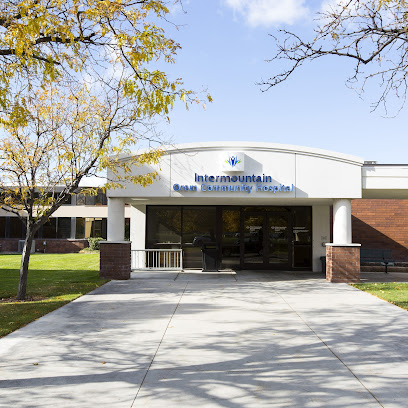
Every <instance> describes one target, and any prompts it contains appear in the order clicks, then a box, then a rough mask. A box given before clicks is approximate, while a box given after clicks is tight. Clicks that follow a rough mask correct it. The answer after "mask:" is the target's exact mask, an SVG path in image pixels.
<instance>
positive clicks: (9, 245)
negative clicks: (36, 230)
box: [0, 238, 88, 254]
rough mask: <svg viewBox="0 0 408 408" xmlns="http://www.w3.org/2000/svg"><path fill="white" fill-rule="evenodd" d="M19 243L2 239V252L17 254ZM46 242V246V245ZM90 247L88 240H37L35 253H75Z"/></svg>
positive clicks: (14, 240) (12, 239)
mask: <svg viewBox="0 0 408 408" xmlns="http://www.w3.org/2000/svg"><path fill="white" fill-rule="evenodd" d="M18 241H20V240H19V239H15V238H6V239H0V246H1V248H0V251H1V252H17V251H18ZM44 242H45V243H46V245H44ZM87 247H88V240H86V239H36V240H35V251H36V252H44V249H45V253H48V254H58V253H63V254H65V253H73V252H78V251H80V250H81V249H84V248H87Z"/></svg>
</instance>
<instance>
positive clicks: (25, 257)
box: [17, 221, 34, 300]
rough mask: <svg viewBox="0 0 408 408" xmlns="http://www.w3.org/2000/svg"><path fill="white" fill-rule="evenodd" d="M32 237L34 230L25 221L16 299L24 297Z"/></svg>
mask: <svg viewBox="0 0 408 408" xmlns="http://www.w3.org/2000/svg"><path fill="white" fill-rule="evenodd" d="M33 238H34V231H33V229H32V228H31V226H30V225H29V223H28V221H27V228H26V238H25V241H24V248H23V253H22V255H21V265H20V280H19V282H18V293H17V300H24V299H25V297H26V291H27V276H28V264H29V262H30V255H31V245H32V243H33Z"/></svg>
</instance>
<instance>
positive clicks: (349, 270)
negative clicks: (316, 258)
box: [326, 245, 360, 282]
mask: <svg viewBox="0 0 408 408" xmlns="http://www.w3.org/2000/svg"><path fill="white" fill-rule="evenodd" d="M326 279H327V280H328V281H329V282H360V247H359V246H331V245H327V246H326Z"/></svg>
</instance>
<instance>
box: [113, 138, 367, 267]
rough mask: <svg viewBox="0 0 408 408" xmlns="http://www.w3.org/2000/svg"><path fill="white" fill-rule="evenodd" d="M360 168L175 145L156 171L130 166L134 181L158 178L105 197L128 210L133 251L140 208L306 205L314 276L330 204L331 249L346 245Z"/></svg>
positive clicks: (295, 149) (274, 149)
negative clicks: (148, 174) (149, 174)
mask: <svg viewBox="0 0 408 408" xmlns="http://www.w3.org/2000/svg"><path fill="white" fill-rule="evenodd" d="M231 157H232V163H231V162H229V160H230V159H231ZM234 158H235V163H234ZM123 160H126V158H124V159H123ZM363 164H364V161H363V160H362V159H360V158H358V157H353V156H349V155H344V154H340V153H333V152H329V151H325V150H320V149H313V148H307V147H299V146H289V145H281V144H265V143H254V142H247V143H231V142H222V143H199V144H186V145H178V146H174V147H169V148H166V149H165V155H164V156H163V157H162V159H161V161H160V164H159V165H158V166H142V167H135V169H134V173H135V174H143V173H145V172H151V171H157V172H158V175H159V178H158V180H157V181H155V182H154V183H153V184H152V185H151V186H148V187H141V186H139V185H131V184H128V185H125V186H124V187H125V188H123V189H118V190H111V191H109V192H108V197H109V203H108V205H110V203H112V205H117V204H114V203H115V201H116V200H117V201H119V200H120V201H122V200H124V202H126V203H128V204H130V205H131V206H132V209H131V241H132V248H133V249H143V248H144V247H145V240H146V236H145V231H146V206H154V205H217V206H310V207H311V209H312V220H313V221H312V224H313V238H312V248H313V249H312V251H313V270H315V271H318V270H320V268H321V264H320V257H321V256H324V255H325V244H326V243H328V242H329V241H330V206H331V205H333V203H335V204H336V205H337V206H336V205H335V209H336V211H335V217H334V219H335V223H334V224H335V225H334V235H335V240H336V241H337V242H336V243H337V244H350V243H351V212H350V200H351V199H353V198H362V191H363V190H362V182H363V179H362V168H363ZM231 190H232V191H231ZM114 224H115V222H113V223H112V225H114ZM108 234H109V232H108Z"/></svg>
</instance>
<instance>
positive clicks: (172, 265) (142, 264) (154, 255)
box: [132, 249, 183, 270]
mask: <svg viewBox="0 0 408 408" xmlns="http://www.w3.org/2000/svg"><path fill="white" fill-rule="evenodd" d="M132 269H138V270H182V269H183V252H182V249H133V250H132Z"/></svg>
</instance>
